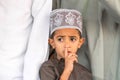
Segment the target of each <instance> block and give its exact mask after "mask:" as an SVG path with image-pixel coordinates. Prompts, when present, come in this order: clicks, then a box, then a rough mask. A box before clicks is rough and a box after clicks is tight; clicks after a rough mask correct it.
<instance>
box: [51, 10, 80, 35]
mask: <svg viewBox="0 0 120 80" xmlns="http://www.w3.org/2000/svg"><path fill="white" fill-rule="evenodd" d="M63 28H75V29H78V30H79V31H80V32H81V33H82V16H81V13H80V12H79V11H77V10H73V9H55V10H53V11H52V12H51V14H50V35H51V34H52V33H53V32H54V31H56V30H58V29H63Z"/></svg>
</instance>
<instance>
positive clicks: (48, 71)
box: [39, 66, 56, 80]
mask: <svg viewBox="0 0 120 80" xmlns="http://www.w3.org/2000/svg"><path fill="white" fill-rule="evenodd" d="M39 75H40V79H41V80H56V75H55V70H54V67H51V66H42V67H41V68H40V72H39Z"/></svg>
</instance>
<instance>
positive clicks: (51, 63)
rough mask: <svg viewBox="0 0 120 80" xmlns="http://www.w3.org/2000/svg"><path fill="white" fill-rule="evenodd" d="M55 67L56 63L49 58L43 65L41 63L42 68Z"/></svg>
mask: <svg viewBox="0 0 120 80" xmlns="http://www.w3.org/2000/svg"><path fill="white" fill-rule="evenodd" d="M52 67H54V64H53V62H52V61H51V60H48V61H45V62H44V63H43V64H42V65H41V68H40V70H41V69H44V68H52Z"/></svg>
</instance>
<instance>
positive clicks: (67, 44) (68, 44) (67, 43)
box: [64, 40, 70, 48]
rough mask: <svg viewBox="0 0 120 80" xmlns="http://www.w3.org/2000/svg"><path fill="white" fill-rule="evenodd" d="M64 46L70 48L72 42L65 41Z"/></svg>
mask: <svg viewBox="0 0 120 80" xmlns="http://www.w3.org/2000/svg"><path fill="white" fill-rule="evenodd" d="M64 48H70V42H69V40H66V41H65V43H64Z"/></svg>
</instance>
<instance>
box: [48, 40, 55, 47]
mask: <svg viewBox="0 0 120 80" xmlns="http://www.w3.org/2000/svg"><path fill="white" fill-rule="evenodd" d="M48 42H49V44H50V45H51V46H52V48H53V49H54V48H55V44H54V40H53V39H50V38H49V40H48Z"/></svg>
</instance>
